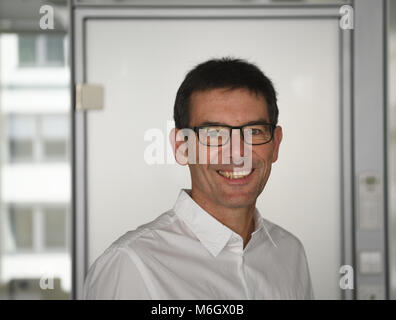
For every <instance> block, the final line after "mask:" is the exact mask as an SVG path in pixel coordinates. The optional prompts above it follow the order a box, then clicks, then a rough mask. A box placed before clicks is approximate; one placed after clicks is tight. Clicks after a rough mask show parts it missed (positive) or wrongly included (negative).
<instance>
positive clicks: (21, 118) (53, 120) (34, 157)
mask: <svg viewBox="0 0 396 320" xmlns="http://www.w3.org/2000/svg"><path fill="white" fill-rule="evenodd" d="M68 124H69V120H68V118H67V115H65V114H45V115H26V114H10V115H9V119H8V123H7V126H8V132H7V136H8V159H9V162H11V163H13V162H18V163H21V162H45V161H49V162H53V161H61V162H65V161H67V157H68V139H69V136H68V135H69V127H68Z"/></svg>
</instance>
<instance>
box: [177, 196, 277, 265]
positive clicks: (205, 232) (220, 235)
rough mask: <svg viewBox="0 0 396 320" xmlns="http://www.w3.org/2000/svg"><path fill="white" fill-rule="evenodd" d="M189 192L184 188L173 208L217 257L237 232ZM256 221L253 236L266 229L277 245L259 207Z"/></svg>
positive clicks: (255, 216) (255, 217) (255, 213)
mask: <svg viewBox="0 0 396 320" xmlns="http://www.w3.org/2000/svg"><path fill="white" fill-rule="evenodd" d="M189 193H190V190H185V189H182V190H181V191H180V193H179V197H178V198H177V200H176V203H175V205H174V207H173V210H174V211H175V213H176V214H177V216H178V217H179V218H181V219H182V220H183V221H184V222H185V223H186V224H187V226H188V227H189V228H190V229H191V231H192V232H193V233H194V234H195V235H196V236H197V237H198V239H199V240H200V241H201V243H202V244H203V245H204V246H205V248H206V249H208V250H209V252H210V253H211V254H212V255H213V256H215V257H216V256H217V255H218V254H219V253H220V251H221V250H222V249H223V248H224V247H225V245H226V244H227V242H228V241H229V240H230V238H231V236H232V234H235V232H234V231H232V230H231V229H230V228H228V227H227V226H226V225H224V224H222V223H221V222H220V221H218V220H217V219H215V218H214V217H213V216H212V215H211V214H209V213H208V212H206V211H205V210H204V209H202V208H201V207H200V206H199V205H198V204H197V203H196V202H195V201H194V200H193V199H192V198H191V197H190V195H189ZM254 223H255V230H254V232H253V233H252V238H253V236H254V234H256V233H258V232H259V231H260V230H261V229H264V230H265V232H266V234H267V236H268V238H269V239H270V241H271V242H272V244H273V245H274V246H275V247H276V244H275V243H274V241H273V239H272V238H271V236H270V234H269V232H268V229H267V228H266V226H265V224H264V219H263V218H262V216H261V214H260V213H259V211H258V210H257V209H255V212H254Z"/></svg>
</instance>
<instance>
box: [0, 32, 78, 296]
mask: <svg viewBox="0 0 396 320" xmlns="http://www.w3.org/2000/svg"><path fill="white" fill-rule="evenodd" d="M66 44H67V42H66V36H65V34H61V33H49V34H48V33H33V32H32V33H23V34H16V33H13V34H11V33H9V34H4V33H3V34H0V85H1V89H0V90H1V94H0V112H1V113H0V115H1V121H2V126H1V127H0V128H1V135H0V138H1V143H0V145H1V152H0V165H1V187H0V190H1V193H0V204H1V214H0V219H1V220H0V221H1V223H0V239H1V240H0V244H1V248H0V299H25V298H29V299H68V298H69V297H70V294H71V254H70V250H71V245H70V243H71V222H70V220H71V208H70V194H71V192H70V190H71V187H70V176H71V170H70V161H69V158H70V141H69V135H70V129H69V126H70V122H69V119H70V95H69V71H68V66H67V63H66V61H67V55H66V52H67V46H66ZM43 277H47V278H48V277H50V278H52V281H53V283H54V288H53V289H51V290H44V289H42V288H41V287H40V285H39V284H40V279H42V278H43Z"/></svg>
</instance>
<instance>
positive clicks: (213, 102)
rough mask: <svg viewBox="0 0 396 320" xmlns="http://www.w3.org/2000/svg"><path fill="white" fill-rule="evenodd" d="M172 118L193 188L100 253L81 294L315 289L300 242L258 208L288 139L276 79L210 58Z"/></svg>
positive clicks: (177, 150)
mask: <svg viewBox="0 0 396 320" xmlns="http://www.w3.org/2000/svg"><path fill="white" fill-rule="evenodd" d="M174 119H175V126H176V128H175V129H174V131H172V132H171V135H170V139H171V143H172V145H173V149H174V154H175V157H176V159H177V161H178V162H179V163H182V164H185V163H186V162H188V163H187V164H188V166H189V169H190V174H191V184H192V187H191V190H182V191H181V192H180V194H179V197H178V199H177V201H176V203H175V205H174V207H173V209H171V210H169V211H167V212H165V213H164V214H162V215H160V216H159V217H158V218H157V219H155V220H154V221H152V222H149V223H147V224H145V225H142V226H140V227H139V228H137V229H136V230H133V231H130V232H127V233H126V234H125V235H123V236H122V237H121V238H119V239H118V240H117V241H115V242H114V243H113V244H112V245H111V246H110V247H109V248H108V249H107V250H106V251H105V252H104V253H103V254H102V256H100V257H99V258H98V259H97V260H96V261H95V263H94V264H93V266H92V267H91V269H90V271H89V273H88V276H87V279H86V282H85V286H84V296H85V298H86V299H311V298H313V293H312V287H311V280H310V275H309V270H308V265H307V261H306V256H305V252H304V249H303V246H302V244H301V243H300V241H299V240H298V239H297V238H296V237H295V236H293V235H292V234H290V233H289V232H287V231H286V230H284V229H282V228H281V227H279V226H277V225H275V224H273V223H271V222H269V221H268V220H266V219H264V218H262V216H261V215H260V213H259V212H258V210H257V209H256V207H255V204H256V200H257V197H258V196H259V195H260V193H261V192H262V191H263V189H264V187H265V185H266V182H267V180H268V178H269V175H270V172H271V165H272V163H273V162H275V161H276V160H277V158H278V152H279V145H280V142H281V140H282V128H281V127H280V126H277V121H278V107H277V98H276V93H275V90H274V87H273V85H272V82H271V81H270V80H269V79H268V78H267V77H266V76H265V75H264V74H263V73H262V72H261V71H260V70H259V69H258V68H257V67H256V66H255V65H253V64H251V63H248V62H246V61H244V60H239V59H231V58H223V59H215V60H210V61H207V62H204V63H202V64H200V65H198V66H196V67H195V68H194V69H193V70H191V71H190V72H189V73H188V74H187V76H186V78H185V79H184V81H183V83H182V84H181V86H180V88H179V90H178V92H177V96H176V100H175V106H174ZM186 128H190V130H189V132H188V134H185V133H184V131H182V130H181V129H186ZM187 131H188V130H187ZM191 133H192V135H193V137H191ZM186 146H187V148H186ZM204 151H205V152H204ZM202 154H204V155H206V157H205V156H203V157H200V156H202ZM191 155H193V156H191ZM214 158H217V161H212V160H213V159H214ZM183 160H187V161H183ZM202 160H205V161H202Z"/></svg>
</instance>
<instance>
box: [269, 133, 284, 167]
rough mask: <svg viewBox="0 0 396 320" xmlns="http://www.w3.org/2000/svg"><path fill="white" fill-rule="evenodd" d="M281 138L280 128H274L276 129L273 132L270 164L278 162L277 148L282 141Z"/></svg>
mask: <svg viewBox="0 0 396 320" xmlns="http://www.w3.org/2000/svg"><path fill="white" fill-rule="evenodd" d="M282 137H283V132H282V127H281V126H276V128H275V130H274V141H273V144H274V150H273V153H272V162H275V161H276V160H278V154H279V146H280V143H281V141H282Z"/></svg>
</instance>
